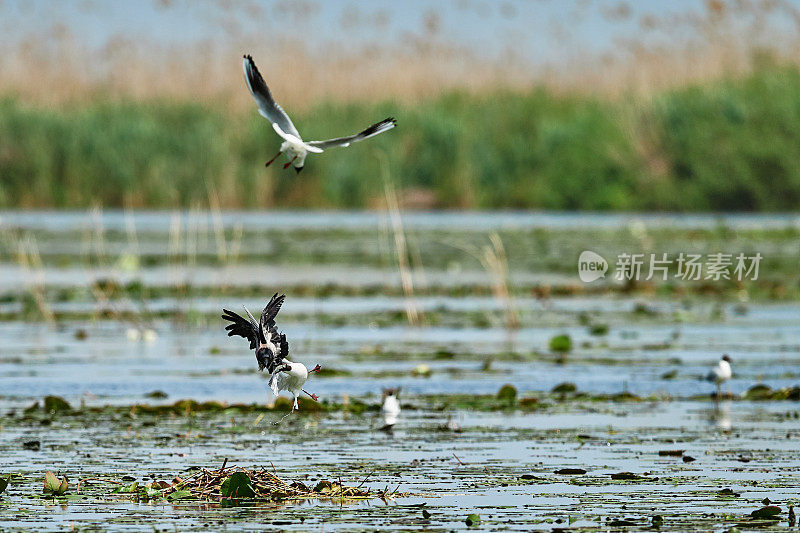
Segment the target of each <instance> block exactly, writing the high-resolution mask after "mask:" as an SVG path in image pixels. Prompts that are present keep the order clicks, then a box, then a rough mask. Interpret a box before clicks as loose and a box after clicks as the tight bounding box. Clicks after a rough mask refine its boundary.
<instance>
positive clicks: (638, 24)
mask: <svg viewBox="0 0 800 533" xmlns="http://www.w3.org/2000/svg"><path fill="white" fill-rule="evenodd" d="M799 29H800V0H670V1H666V0H491V1H490V0H442V1H439V2H429V1H424V0H404V1H402V2H399V1H395V0H392V1H388V0H386V1H384V0H370V1H355V0H324V1H323V0H240V1H234V0H205V1H197V2H193V1H189V0H140V1H130V2H127V1H126V2H106V1H100V0H61V1H45V0H0V72H2V73H3V76H2V77H0V94H2V93H13V94H15V95H18V96H21V97H22V98H24V99H26V100H31V101H35V102H45V103H53V102H55V103H60V102H64V101H69V100H76V99H77V100H80V99H86V98H94V97H95V96H96V95H97V94H98V93H103V94H107V95H108V94H111V95H115V96H117V97H121V98H134V99H138V98H172V97H182V98H187V97H190V98H195V99H202V100H217V101H219V100H221V101H225V102H229V103H231V104H232V105H234V106H239V107H241V108H243V107H244V106H246V105H250V104H251V102H250V101H249V97H248V95H247V94H245V93H243V92H242V91H241V87H242V84H241V66H240V64H239V58H240V57H241V55H242V54H243V53H251V54H252V55H253V56H254V57H255V58H256V60H257V62H258V64H259V66H260V67H261V70H262V71H263V72H264V74H265V76H266V77H267V78H268V80H269V83H270V85H271V86H272V87H273V90H275V91H276V92H277V94H279V95H281V101H282V102H284V103H289V104H291V105H293V106H303V105H306V104H307V103H310V102H314V101H317V100H319V99H331V100H338V101H359V100H362V99H365V98H366V99H369V100H383V99H392V98H400V99H404V100H406V101H409V100H415V99H418V98H421V97H429V96H434V95H436V94H439V93H441V92H443V91H448V90H451V89H465V90H468V91H472V92H474V91H481V90H485V89H492V90H494V89H498V88H510V89H520V88H521V89H528V88H530V87H531V86H534V85H543V86H546V87H549V88H553V89H557V90H564V89H566V90H576V89H577V90H581V91H589V92H599V93H605V94H610V95H619V94H622V93H625V92H628V91H631V90H633V91H635V92H637V93H641V92H644V93H652V92H653V91H658V90H660V89H663V88H665V87H671V86H676V85H682V84H685V83H689V82H693V81H701V80H704V79H709V78H715V77H719V76H722V75H727V74H730V73H741V72H745V71H748V70H749V69H750V67H751V65H752V58H753V57H754V51H762V50H765V49H766V50H768V51H769V52H770V53H774V54H776V55H777V56H778V57H780V59H782V60H789V61H792V62H795V63H800V54H798V53H797V52H796V51H797V50H800V31H799ZM34 73H35V75H33V74H34ZM182 80H190V81H191V83H182ZM298 89H299V90H298Z"/></svg>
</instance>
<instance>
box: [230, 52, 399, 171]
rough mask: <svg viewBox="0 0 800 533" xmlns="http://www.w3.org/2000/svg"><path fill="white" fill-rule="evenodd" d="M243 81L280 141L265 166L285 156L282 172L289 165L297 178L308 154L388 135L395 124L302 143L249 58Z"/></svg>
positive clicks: (389, 122)
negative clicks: (381, 134) (380, 134)
mask: <svg viewBox="0 0 800 533" xmlns="http://www.w3.org/2000/svg"><path fill="white" fill-rule="evenodd" d="M244 79H245V82H246V83H247V88H248V89H249V90H250V94H252V95H253V98H254V99H255V101H256V103H257V104H258V113H259V114H260V115H261V116H262V117H264V118H266V119H267V120H269V121H270V122H271V123H272V129H274V130H275V133H277V134H278V135H280V136H281V138H282V139H283V144H281V149H280V151H279V152H278V153H277V154H275V157H273V158H272V159H270V160H269V161H267V165H266V166H270V164H272V162H273V161H275V159H277V158H278V156H279V155H281V154H283V153H285V154H286V157H287V159H289V162H288V163H286V164H285V165H283V168H285V169H286V168H289V165H292V166H293V167H294V170H295V171H296V172H297V173H298V174H299V173H300V171H301V170H303V167H304V166H305V161H306V156H307V155H308V153H309V152H311V153H314V154H321V153H322V152H323V151H324V150H326V149H328V148H333V147H334V146H350V145H351V144H352V143H354V142H358V141H363V140H364V139H369V138H370V137H374V136H375V135H378V134H379V133H383V132H384V131H389V130H390V129H392V128H394V127H395V125H396V124H397V121H396V120H395V119H394V118H392V117H389V118H387V119H384V120H382V121H380V122H378V123H377V124H373V125H372V126H370V127H369V128H367V129H365V130H364V131H361V132H359V133H356V134H355V135H350V136H348V137H337V138H335V139H328V140H326V141H309V142H305V141H303V139H301V138H300V133H298V131H297V128H295V127H294V124H292V119H290V118H289V115H287V114H286V111H284V110H283V108H282V107H281V106H279V105H278V103H277V102H276V101H275V99H274V98H273V97H272V93H271V92H270V90H269V87H267V84H266V82H264V78H262V77H261V73H260V72H259V71H258V68H256V64H255V62H254V61H253V58H252V57H250V55H246V56H244Z"/></svg>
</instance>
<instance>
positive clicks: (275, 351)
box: [222, 292, 320, 411]
mask: <svg viewBox="0 0 800 533" xmlns="http://www.w3.org/2000/svg"><path fill="white" fill-rule="evenodd" d="M285 299H286V295H285V294H283V295H281V296H278V293H277V292H276V293H275V294H274V295H273V296H272V299H271V300H270V301H269V303H268V304H267V306H266V307H265V308H264V311H262V313H261V320H260V321H259V322H258V323H257V322H256V319H255V318H253V315H252V314H250V311H248V310H247V308H246V307H245V309H244V310H245V312H246V313H247V316H248V317H249V318H244V317H242V316H239V315H237V314H236V313H234V312H232V311H228V310H227V309H223V310H222V311H223V314H222V318H224V319H225V320H228V321H230V322H231V323H230V324H228V325H227V326H225V329H226V330H228V337H231V336H233V335H238V336H240V337H244V338H245V339H247V340H249V341H250V349H251V350H255V351H256V361H258V370H259V371H261V370H264V369H265V368H266V369H267V372H269V373H270V378H269V383H268V384H269V388H270V389H271V390H272V392H273V393H274V394H275V396H278V394H279V393H280V391H284V390H285V391H289V392H291V393H292V396H293V397H294V404H293V406H292V411H296V410H297V409H298V406H297V397H298V396H300V393H305V394H308V395H309V396H310V397H311V399H312V400H314V401H317V400H319V398H318V397H317V395H316V394H311V393H309V392H306V391H305V390H303V385H304V384H305V382H306V380H307V379H308V374H309V373H311V372H317V371H318V370H319V369H320V366H319V365H317V366H315V367H314V368H313V369H312V370H311V371H309V370H308V369H307V368H306V367H305V365H304V364H302V363H293V362H292V361H289V359H287V356H288V355H289V343H288V342H287V341H286V335H284V334H283V333H278V328H277V326H276V325H275V317H276V316H277V314H278V311H280V310H281V305H283V301H284V300H285Z"/></svg>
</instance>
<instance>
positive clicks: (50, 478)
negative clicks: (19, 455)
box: [44, 470, 69, 496]
mask: <svg viewBox="0 0 800 533" xmlns="http://www.w3.org/2000/svg"><path fill="white" fill-rule="evenodd" d="M68 487H69V482H68V481H67V478H66V476H65V477H64V478H63V479H58V477H56V475H55V474H54V473H52V472H50V471H49V470H48V471H47V472H45V474H44V493H45V494H52V495H54V496H60V495H61V494H64V493H65V492H67V488H68Z"/></svg>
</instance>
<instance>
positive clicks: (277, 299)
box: [259, 292, 286, 339]
mask: <svg viewBox="0 0 800 533" xmlns="http://www.w3.org/2000/svg"><path fill="white" fill-rule="evenodd" d="M285 299H286V295H285V294H281V295H280V296H278V293H277V292H276V293H275V294H273V295H272V298H270V300H269V303H267V306H266V307H264V310H263V311H261V322H260V324H259V325H260V326H261V332H262V333H263V335H264V338H265V339H268V338H269V334H270V329H272V328H274V327H275V317H276V316H278V311H280V310H281V306H282V305H283V301H284V300H285Z"/></svg>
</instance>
